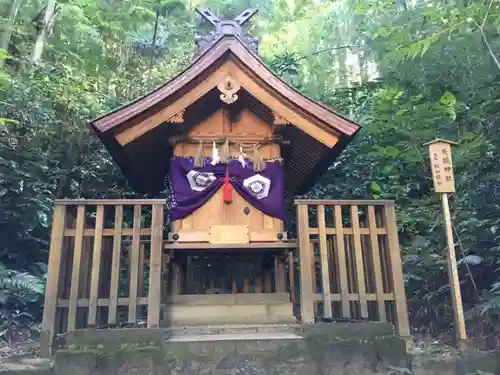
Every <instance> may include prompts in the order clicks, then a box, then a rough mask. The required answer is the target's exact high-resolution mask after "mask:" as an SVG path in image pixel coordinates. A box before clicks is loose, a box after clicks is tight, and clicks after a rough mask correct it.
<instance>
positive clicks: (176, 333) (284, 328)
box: [165, 324, 302, 337]
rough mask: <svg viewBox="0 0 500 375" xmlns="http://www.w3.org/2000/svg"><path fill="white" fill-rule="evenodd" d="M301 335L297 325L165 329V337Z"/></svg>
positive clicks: (208, 326) (225, 325) (241, 325)
mask: <svg viewBox="0 0 500 375" xmlns="http://www.w3.org/2000/svg"><path fill="white" fill-rule="evenodd" d="M301 333H302V327H301V326H300V325H299V324H224V325H204V326H183V327H169V328H166V329H165V335H166V336H167V337H182V336H204V335H248V334H270V335H273V334H278V335H283V334H292V335H297V334H301Z"/></svg>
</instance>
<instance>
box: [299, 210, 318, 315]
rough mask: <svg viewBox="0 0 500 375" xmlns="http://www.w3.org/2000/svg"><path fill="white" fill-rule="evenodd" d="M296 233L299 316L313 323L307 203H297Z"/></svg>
mask: <svg viewBox="0 0 500 375" xmlns="http://www.w3.org/2000/svg"><path fill="white" fill-rule="evenodd" d="M297 234H298V237H299V238H298V240H299V260H300V316H301V321H302V323H303V324H313V323H314V299H313V289H312V273H311V267H312V256H313V254H312V253H311V248H310V244H309V215H308V212H307V205H305V204H299V205H297Z"/></svg>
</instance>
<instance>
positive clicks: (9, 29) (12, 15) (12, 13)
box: [0, 0, 22, 68]
mask: <svg viewBox="0 0 500 375" xmlns="http://www.w3.org/2000/svg"><path fill="white" fill-rule="evenodd" d="M21 3H22V0H11V2H10V7H9V15H8V17H7V23H6V25H5V29H4V31H3V34H2V38H1V39H0V48H1V49H4V50H5V51H8V50H9V43H10V38H11V36H12V33H13V32H14V24H15V23H16V17H17V12H18V11H19V8H20V7H21ZM4 64H5V59H0V68H2V67H3V65H4Z"/></svg>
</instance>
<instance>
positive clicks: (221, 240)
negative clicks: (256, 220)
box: [208, 225, 250, 245]
mask: <svg viewBox="0 0 500 375" xmlns="http://www.w3.org/2000/svg"><path fill="white" fill-rule="evenodd" d="M208 236H209V240H208V241H209V242H210V243H211V244H217V245H245V244H248V243H249V242H250V232H249V230H248V225H214V226H211V227H210V228H209V235H208Z"/></svg>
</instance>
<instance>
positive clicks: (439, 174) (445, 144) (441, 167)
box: [427, 139, 455, 193]
mask: <svg viewBox="0 0 500 375" xmlns="http://www.w3.org/2000/svg"><path fill="white" fill-rule="evenodd" d="M451 144H452V142H450V141H445V140H442V139H437V140H435V141H433V142H430V143H428V144H427V145H428V146H429V157H430V159H431V167H432V179H433V181H434V190H435V191H436V193H453V192H455V179H454V176H453V163H452V160H451Z"/></svg>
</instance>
